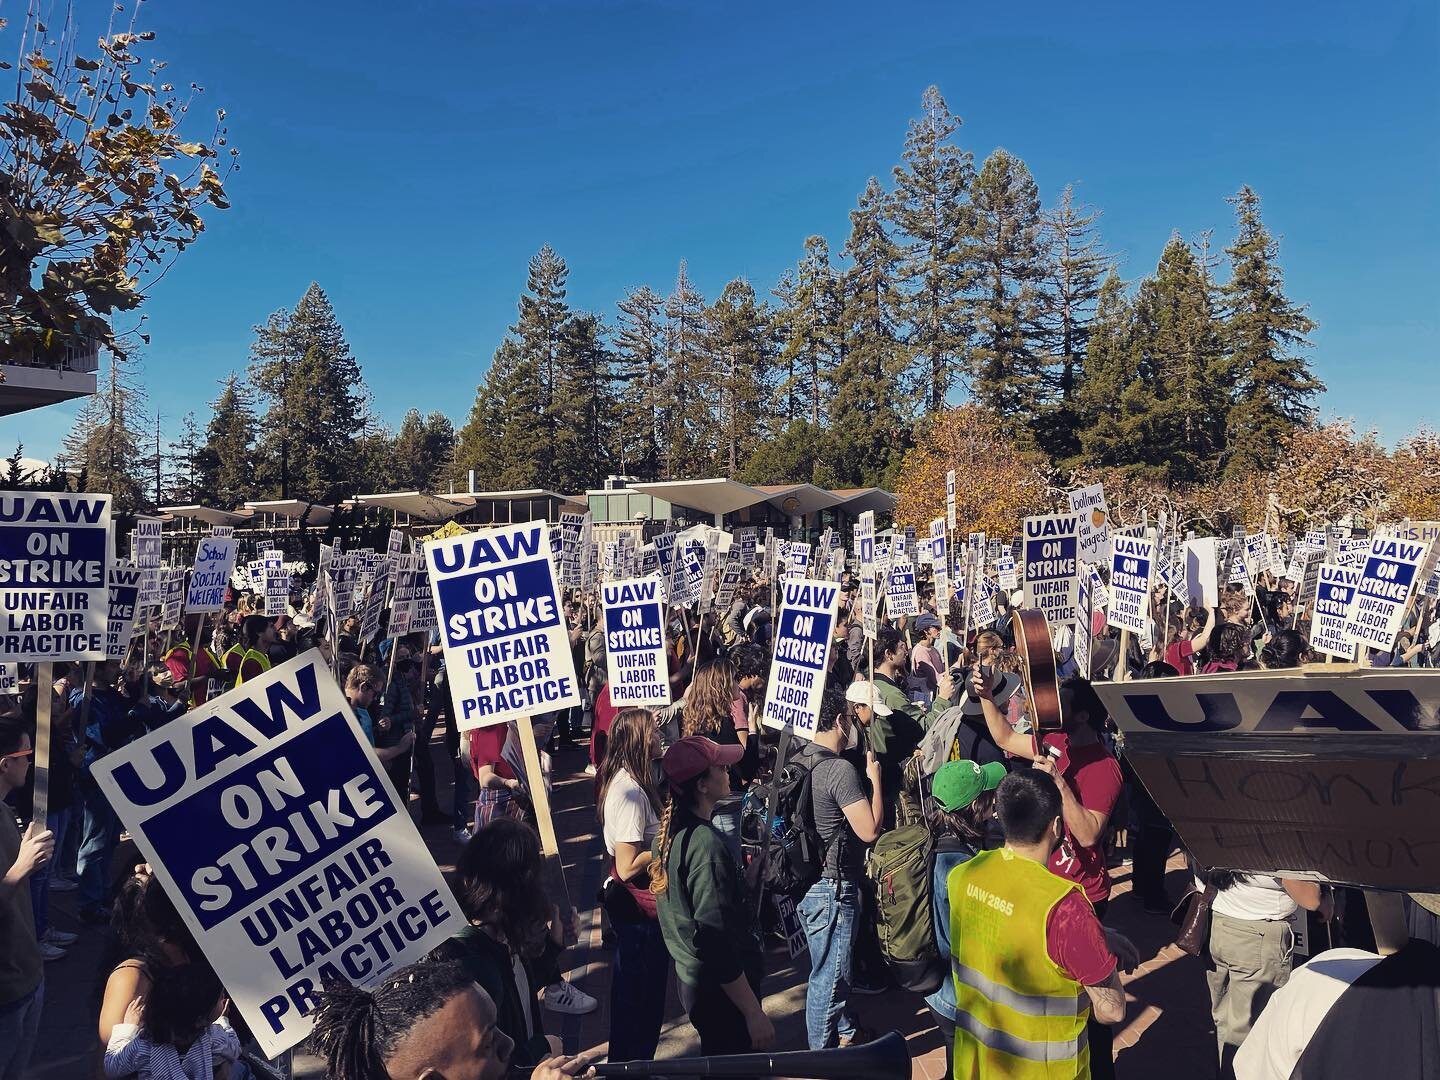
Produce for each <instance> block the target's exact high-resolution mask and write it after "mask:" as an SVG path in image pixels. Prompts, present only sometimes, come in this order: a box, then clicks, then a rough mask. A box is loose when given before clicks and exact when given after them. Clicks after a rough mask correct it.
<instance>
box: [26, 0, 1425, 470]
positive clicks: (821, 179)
mask: <svg viewBox="0 0 1440 1080" xmlns="http://www.w3.org/2000/svg"><path fill="white" fill-rule="evenodd" d="M78 6H79V7H81V9H82V10H83V11H86V12H90V13H92V14H94V13H99V12H100V11H102V10H103V9H104V8H105V7H106V5H105V4H103V3H99V2H98V0H82V3H81V4H80V5H78ZM1092 9H1093V10H1092ZM145 11H146V13H147V18H148V19H149V20H150V23H149V25H151V26H152V27H153V28H154V29H155V30H156V31H157V34H158V40H157V41H156V42H155V43H154V46H153V48H154V53H153V54H154V55H156V56H161V57H164V58H166V59H168V60H169V61H170V68H169V70H168V71H167V73H166V75H167V77H168V78H170V79H172V80H173V81H174V82H176V83H179V84H181V85H183V84H184V83H185V82H189V81H192V80H194V81H197V82H199V83H201V84H202V85H204V86H205V87H206V94H205V97H204V99H203V102H204V106H203V108H202V109H201V114H202V116H208V115H211V113H210V110H212V109H213V108H214V107H216V106H223V107H224V108H225V109H226V110H227V112H228V114H229V125H230V131H231V136H232V140H233V142H234V144H235V145H237V146H239V147H240V149H241V151H242V154H243V158H242V161H243V167H242V170H241V172H240V173H239V174H237V175H236V176H235V177H233V178H232V180H231V182H230V184H229V193H230V197H231V199H232V201H233V203H234V209H233V210H231V211H229V212H227V213H212V214H210V215H209V218H208V221H209V228H208V230H207V233H206V235H205V237H204V238H203V239H202V240H201V241H200V243H198V244H197V245H196V246H195V247H194V248H192V249H191V250H190V251H188V252H186V253H185V255H184V256H183V257H182V258H181V260H180V262H179V264H178V265H177V266H176V267H175V268H174V269H173V270H172V271H171V272H170V274H169V276H168V277H167V278H166V279H165V280H164V281H163V282H161V283H160V284H159V286H158V287H157V288H156V289H155V291H154V294H153V297H152V299H151V301H150V302H149V303H148V304H147V306H146V311H147V313H148V315H149V330H150V332H151V333H152V335H153V343H152V345H151V346H150V347H149V349H148V351H147V354H146V356H145V358H144V359H143V361H142V381H143V382H144V384H145V385H146V387H147V388H148V390H149V393H150V407H151V409H152V410H155V409H158V410H159V411H160V412H161V413H162V414H163V415H164V416H165V417H166V426H167V428H171V429H172V430H173V427H174V425H175V423H176V422H177V421H178V419H179V417H180V416H181V415H182V414H183V413H184V412H186V411H187V410H192V409H193V410H195V411H196V413H197V416H198V417H199V419H200V421H201V423H202V424H203V423H204V421H205V419H206V414H207V410H206V408H205V402H206V401H208V400H211V399H212V398H213V397H214V395H215V392H216V383H217V380H218V379H220V378H221V377H222V376H224V374H225V373H226V372H228V371H231V370H243V368H244V366H245V364H246V355H247V349H248V346H249V342H250V340H251V333H250V328H251V326H252V325H253V324H255V323H258V322H261V321H263V319H264V318H265V316H266V315H267V314H268V313H269V312H271V311H273V310H275V309H276V308H279V307H288V306H290V305H293V304H294V302H295V301H296V300H297V299H298V298H299V296H300V295H301V293H302V292H303V291H304V289H305V287H306V285H307V284H308V283H309V282H310V281H311V280H312V279H313V280H318V281H319V282H320V283H321V285H323V286H324V288H325V289H326V290H327V292H328V293H329V294H330V297H331V299H332V301H333V302H334V304H335V307H336V309H337V311H338V313H339V315H340V318H341V320H342V322H343V323H344V326H345V329H346V331H347V333H348V335H349V339H350V342H351V344H352V346H353V348H354V351H355V353H356V355H357V357H358V358H359V360H360V362H361V364H362V366H363V368H364V372H365V376H366V378H367V380H368V382H369V385H370V387H371V389H372V391H373V394H374V398H375V403H376V409H377V411H378V412H379V414H380V415H381V417H382V418H383V419H384V420H386V421H387V422H389V423H391V424H392V425H393V424H395V423H397V422H398V420H399V418H400V417H401V416H402V415H403V414H404V412H405V410H406V409H407V408H410V407H412V406H413V407H417V408H420V409H421V410H423V411H429V410H432V409H441V410H443V411H444V412H446V413H448V414H449V415H450V416H451V417H452V418H454V419H455V420H456V422H457V423H460V422H463V421H464V418H465V415H466V413H467V412H468V410H469V407H470V403H471V401H472V400H473V396H474V389H475V386H476V384H477V383H478V382H479V381H480V380H481V378H482V377H483V375H484V372H485V368H486V367H487V365H488V364H489V360H490V356H491V354H492V352H493V351H494V349H495V346H496V344H497V343H498V342H499V340H500V338H501V336H502V335H503V334H504V332H505V328H506V326H507V325H508V324H509V323H510V322H511V321H512V320H513V318H514V314H515V301H516V297H517V296H518V294H519V291H520V290H521V288H522V287H523V285H524V280H525V264H526V261H527V259H528V258H529V257H530V256H531V254H533V253H534V252H535V251H536V250H537V249H538V248H539V247H540V246H541V245H542V244H545V243H549V244H550V245H552V246H553V247H554V248H555V249H556V250H557V251H558V252H559V253H560V254H561V255H562V256H563V257H564V258H565V259H566V261H567V262H568V263H569V266H570V299H571V301H572V303H574V304H575V305H577V306H579V307H587V308H592V309H595V310H599V311H602V312H603V313H605V314H607V315H609V314H610V313H611V312H612V311H613V303H614V301H615V299H616V298H618V297H619V296H620V295H621V294H622V292H623V291H624V290H625V289H626V288H628V287H630V286H634V285H640V284H650V285H652V286H653V287H655V288H656V289H657V290H659V291H661V292H662V293H663V292H667V291H668V290H669V288H670V287H671V286H672V285H673V283H674V279H675V273H676V268H677V265H678V263H679V261H680V260H681V259H682V258H684V259H686V260H687V261H688V264H689V267H690V272H691V276H692V277H693V278H694V280H695V281H696V283H697V284H698V285H699V286H700V288H701V289H702V290H703V291H704V292H705V294H706V296H707V297H710V298H713V297H714V296H715V295H717V294H718V293H719V291H720V289H721V288H722V286H723V285H724V283H725V282H726V281H727V280H729V279H730V278H732V277H736V276H742V275H743V276H745V277H748V278H749V279H750V280H751V281H752V282H753V283H754V284H755V285H756V288H757V290H758V291H760V292H762V293H768V291H769V289H770V288H771V286H772V285H773V284H774V282H775V280H776V278H777V277H778V275H779V274H780V272H781V271H782V270H783V269H784V268H785V267H786V266H788V265H791V264H793V263H794V262H795V261H796V260H797V259H798V258H799V257H800V255H801V248H802V244H803V241H804V239H805V237H806V236H807V235H810V234H812V233H821V234H824V235H825V236H827V237H828V238H829V239H830V242H831V245H832V248H833V249H835V250H837V251H838V249H839V247H840V245H841V244H842V243H843V242H844V238H845V236H846V234H847V232H848V227H849V221H848V217H847V214H848V211H849V210H850V209H851V208H852V207H853V206H854V204H855V201H856V198H857V197H858V195H859V193H860V191H861V189H862V188H863V187H864V185H865V181H866V178H867V177H869V176H870V175H872V174H874V175H878V176H880V177H881V178H882V179H883V180H885V181H887V182H888V178H889V174H890V170H891V168H892V166H893V165H894V164H895V163H896V162H897V161H898V160H899V156H900V151H901V146H902V142H903V139H904V134H905V126H906V123H907V121H908V120H909V118H910V117H911V116H913V115H915V113H916V112H917V111H918V108H919V102H920V95H921V93H922V91H923V90H924V89H925V87H926V86H927V85H928V84H930V83H935V84H937V85H939V87H940V89H941V91H942V92H943V93H944V95H945V97H946V99H947V101H948V103H949V105H950V108H951V109H952V111H954V112H955V113H957V114H958V115H960V116H961V117H962V118H963V119H964V122H965V124H964V127H963V128H962V133H961V138H962V141H963V143H964V145H965V146H967V147H968V148H970V149H971V150H972V151H973V152H974V153H975V157H976V163H977V165H978V163H979V162H980V160H981V159H983V157H984V156H985V155H986V154H987V153H989V152H990V151H991V150H992V149H994V148H995V147H996V146H1004V147H1005V148H1006V149H1008V150H1009V151H1011V152H1012V153H1015V154H1017V155H1019V156H1020V157H1022V158H1024V160H1025V161H1026V162H1027V163H1028V164H1029V166H1030V168H1031V169H1032V171H1033V172H1034V174H1035V176H1036V179H1037V181H1038V183H1039V185H1040V189H1041V194H1042V197H1043V198H1044V200H1045V202H1046V203H1047V205H1048V204H1049V203H1050V202H1052V201H1053V200H1054V198H1055V197H1056V196H1057V195H1058V193H1059V191H1060V189H1061V188H1062V187H1063V185H1064V184H1065V183H1067V182H1074V183H1075V184H1076V186H1077V192H1078V194H1079V196H1080V197H1081V198H1082V199H1083V200H1084V201H1086V202H1088V203H1091V204H1093V205H1095V206H1097V207H1099V208H1100V209H1102V210H1103V211H1104V217H1103V218H1102V219H1101V230H1102V235H1103V237H1104V239H1105V241H1106V243H1107V245H1108V247H1109V248H1110V250H1112V251H1113V252H1115V253H1116V254H1117V255H1118V256H1119V257H1120V259H1121V269H1122V273H1123V274H1124V275H1125V277H1126V278H1127V279H1134V278H1136V277H1139V276H1141V275H1143V274H1145V273H1147V272H1149V271H1150V270H1152V269H1153V268H1154V265H1155V262H1156V260H1157V259H1158V258H1159V254H1160V250H1161V248H1162V247H1163V246H1164V244H1165V241H1166V239H1167V238H1168V237H1169V236H1170V234H1171V232H1172V230H1179V231H1180V233H1181V234H1182V235H1184V236H1187V237H1190V236H1193V235H1195V234H1197V233H1198V232H1199V231H1200V230H1201V229H1204V228H1207V227H1213V228H1214V229H1215V230H1216V236H1217V238H1218V239H1219V240H1220V241H1221V242H1222V243H1224V242H1228V239H1229V236H1230V228H1231V209H1230V207H1229V206H1227V205H1226V203H1225V201H1224V199H1225V196H1226V195H1228V194H1230V193H1232V192H1234V191H1235V190H1236V189H1237V188H1238V187H1239V186H1240V185H1241V184H1242V183H1249V184H1251V185H1252V186H1253V187H1255V188H1256V189H1257V190H1258V191H1259V192H1260V194H1261V196H1262V198H1263V200H1264V213H1265V218H1266V222H1267V224H1268V225H1269V226H1270V228H1271V229H1272V231H1274V232H1275V233H1277V234H1279V235H1280V237H1281V241H1282V248H1281V255H1282V259H1283V263H1284V266H1285V270H1286V279H1287V286H1288V289H1289V291H1290V293H1291V295H1292V296H1293V297H1294V298H1295V299H1297V300H1300V301H1303V302H1305V303H1308V304H1309V305H1310V313H1311V314H1312V316H1313V317H1314V318H1315V319H1317V320H1318V322H1319V323H1320V329H1319V330H1318V331H1317V332H1316V333H1315V335H1314V341H1315V346H1316V347H1315V350H1314V352H1313V359H1314V365H1315V369H1316V371H1317V372H1318V374H1319V375H1320V377H1321V378H1322V379H1323V380H1324V381H1325V382H1326V383H1327V384H1328V386H1329V388H1330V389H1329V392H1328V393H1327V394H1326V395H1325V397H1324V399H1323V401H1322V403H1321V407H1322V411H1323V412H1324V413H1325V414H1327V415H1340V416H1349V417H1353V418H1354V419H1355V420H1356V421H1357V423H1358V424H1359V425H1360V426H1362V427H1369V426H1375V427H1377V428H1378V429H1379V430H1380V432H1381V434H1382V436H1383V437H1384V438H1385V439H1386V440H1387V441H1391V442H1393V441H1394V440H1396V439H1398V438H1400V437H1403V436H1404V435H1405V434H1406V433H1408V432H1409V431H1411V430H1413V429H1414V428H1416V427H1417V426H1418V425H1419V424H1420V423H1422V422H1424V421H1429V422H1431V423H1435V422H1436V421H1437V419H1440V409H1437V408H1436V401H1437V394H1440V348H1437V340H1440V334H1437V330H1440V201H1437V191H1440V5H1436V4H1434V3H1433V2H1421V3H1413V4H1411V3H1398V2H1385V0H1382V2H1376V3H1366V4H1354V3H1343V4H1341V3H1329V2H1319V3H1316V2H1311V3H1288V2H1287V3H1259V4H1257V3H1254V2H1253V0H1251V2H1249V3H1243V4H1242V3H1232V2H1225V3H1215V2H1212V3H1208V4H1154V3H1124V4H1121V3H1115V4H1105V5H1081V4H1073V3H1069V4H1063V5H1062V4H1055V3H1048V2H1047V3H1031V4H1025V5H980V4H969V3H957V2H953V0H952V2H949V3H910V4H886V5H877V4H874V3H863V4H861V3H848V2H846V3H829V4H779V5H775V4H769V5H761V4H753V3H744V2H732V3H727V4H721V3H681V2H674V0H671V2H638V0H636V2H613V3H612V2H598V0H597V2H589V3H578V2H563V3H562V2H543V0H534V2H528V3H500V2H489V3H463V2H454V3H400V2H398V0H390V2H383V3H382V2H373V0H365V2H352V3H345V4H340V3H334V2H329V0H325V2H320V0H303V2H299V3H296V2H293V0H292V2H290V3H286V4H279V3H273V2H271V0H247V2H246V3H243V4H236V3H232V4H225V5H220V4H208V3H207V4H194V3H187V2H184V0H149V3H147V4H146V8H145ZM97 17H98V14H97ZM96 32H98V27H97V28H95V29H93V30H91V31H89V33H91V34H93V33H96ZM75 411H76V410H75V409H74V408H73V407H68V408H67V407H57V408H52V409H48V410H42V411H39V412H35V413H30V414H24V415H21V416H19V417H7V418H5V419H4V420H0V449H5V450H7V451H8V448H10V447H12V446H13V445H14V443H15V442H16V441H23V442H24V443H25V444H26V453H27V454H28V455H31V456H40V457H44V456H48V455H50V454H51V453H52V452H53V451H54V450H55V449H56V448H57V447H58V445H59V442H60V439H61V438H62V437H63V435H64V432H65V430H66V429H68V427H69V424H70V420H71V418H72V417H73V414H74V412H75Z"/></svg>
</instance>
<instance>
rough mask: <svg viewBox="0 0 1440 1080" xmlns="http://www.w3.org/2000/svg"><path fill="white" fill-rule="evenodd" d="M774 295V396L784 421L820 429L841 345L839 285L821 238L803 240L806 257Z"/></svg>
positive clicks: (787, 274)
mask: <svg viewBox="0 0 1440 1080" xmlns="http://www.w3.org/2000/svg"><path fill="white" fill-rule="evenodd" d="M774 295H775V297H776V299H778V300H779V301H780V308H779V310H778V311H776V313H775V316H774V320H775V333H776V335H777V337H778V338H779V340H780V351H779V355H778V356H777V357H776V361H775V362H776V368H777V376H778V384H777V386H776V390H777V392H778V394H779V396H780V400H781V401H783V402H784V406H783V415H784V419H785V420H786V421H787V422H791V423H793V422H794V421H795V420H798V419H808V420H809V421H810V423H811V424H819V423H820V422H821V419H822V418H823V417H824V416H825V415H826V412H827V411H828V410H827V404H828V403H827V402H826V400H825V385H826V380H827V379H828V377H829V375H830V373H831V371H832V369H833V368H834V366H835V363H836V358H837V355H838V352H839V345H840V340H841V331H840V325H839V321H840V314H841V289H840V283H839V281H838V280H837V277H836V273H835V269H834V267H832V266H831V265H830V245H829V244H827V243H826V242H825V238H824V237H823V236H810V237H806V239H805V257H804V258H803V259H801V260H800V265H799V267H798V268H797V269H796V270H795V271H794V272H791V271H788V270H787V271H786V272H785V275H784V276H783V277H782V278H781V281H780V283H779V285H778V286H777V287H776V289H775V290H774Z"/></svg>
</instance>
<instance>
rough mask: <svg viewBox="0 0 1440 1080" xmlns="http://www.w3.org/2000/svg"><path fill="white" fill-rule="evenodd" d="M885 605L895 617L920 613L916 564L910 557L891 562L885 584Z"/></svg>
mask: <svg viewBox="0 0 1440 1080" xmlns="http://www.w3.org/2000/svg"><path fill="white" fill-rule="evenodd" d="M885 607H886V610H888V611H889V612H890V614H891V615H892V616H894V617H895V618H897V619H898V618H900V617H901V616H904V615H919V614H920V598H919V595H918V593H917V592H916V589H915V564H914V563H912V562H911V561H910V560H909V559H895V560H894V561H892V562H891V563H890V576H889V577H888V578H887V579H886V584H885Z"/></svg>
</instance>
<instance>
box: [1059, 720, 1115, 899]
mask: <svg viewBox="0 0 1440 1080" xmlns="http://www.w3.org/2000/svg"><path fill="white" fill-rule="evenodd" d="M1051 741H1054V736H1051ZM1065 752H1066V758H1067V760H1066V762H1065V770H1064V772H1063V774H1062V775H1063V776H1064V777H1065V780H1066V782H1067V783H1069V785H1070V790H1071V791H1073V792H1074V793H1075V798H1076V799H1077V800H1078V801H1079V803H1080V805H1081V806H1083V807H1084V808H1085V809H1086V810H1094V811H1096V812H1097V813H1101V814H1105V815H1106V816H1107V817H1108V816H1109V815H1110V813H1111V812H1112V811H1114V809H1115V802H1116V800H1118V799H1119V798H1120V788H1121V785H1122V784H1123V783H1124V781H1123V779H1122V778H1121V776H1120V764H1119V762H1117V761H1116V760H1115V758H1114V756H1113V755H1112V754H1111V753H1110V751H1109V750H1108V749H1107V748H1106V746H1105V744H1104V743H1103V742H1099V741H1096V742H1093V743H1087V744H1085V745H1084V746H1074V745H1070V746H1066V747H1065ZM1050 869H1051V871H1052V872H1053V873H1056V874H1059V875H1060V876H1061V877H1063V878H1069V879H1070V880H1071V881H1073V882H1075V883H1076V884H1077V885H1079V886H1080V887H1081V888H1082V889H1084V890H1085V895H1086V897H1087V898H1089V900H1090V902H1091V903H1092V904H1098V903H1099V902H1100V901H1101V900H1104V899H1106V898H1107V897H1108V896H1109V895H1110V873H1109V871H1108V870H1107V869H1106V867H1105V847H1104V844H1097V845H1096V846H1095V847H1081V846H1080V845H1079V844H1078V843H1077V842H1076V840H1075V838H1074V837H1073V836H1071V835H1070V830H1069V829H1068V828H1067V829H1066V830H1065V836H1064V838H1063V839H1062V840H1061V841H1060V846H1059V847H1057V848H1056V849H1055V852H1054V854H1052V855H1051V856H1050Z"/></svg>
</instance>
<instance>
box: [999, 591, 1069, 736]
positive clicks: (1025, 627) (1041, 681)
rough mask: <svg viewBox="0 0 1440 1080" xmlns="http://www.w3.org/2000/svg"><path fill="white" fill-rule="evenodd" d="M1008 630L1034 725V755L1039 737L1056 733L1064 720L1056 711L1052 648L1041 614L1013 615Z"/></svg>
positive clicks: (1056, 683)
mask: <svg viewBox="0 0 1440 1080" xmlns="http://www.w3.org/2000/svg"><path fill="white" fill-rule="evenodd" d="M1011 629H1012V630H1013V631H1014V634H1015V651H1016V653H1018V654H1019V657H1020V673H1021V677H1022V678H1023V679H1024V680H1025V695H1026V697H1027V698H1028V699H1029V701H1030V719H1031V721H1032V722H1033V723H1034V725H1035V746H1036V749H1037V751H1038V749H1039V747H1040V743H1041V739H1042V737H1043V736H1045V735H1047V734H1049V733H1050V732H1053V731H1059V730H1060V728H1061V725H1062V721H1063V719H1064V717H1063V715H1062V713H1061V710H1060V679H1059V676H1058V674H1057V673H1056V670H1055V646H1054V644H1053V643H1052V642H1051V640H1050V624H1049V623H1048V622H1046V620H1045V615H1044V613H1043V612H1039V611H1034V610H1029V609H1021V610H1018V611H1016V612H1015V613H1014V615H1013V616H1012V622H1011Z"/></svg>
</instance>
